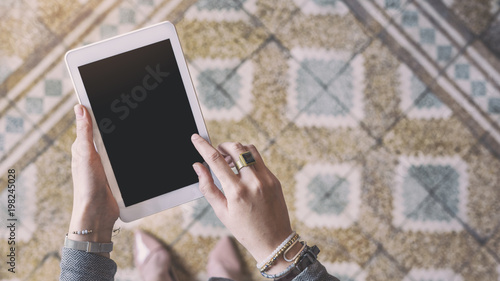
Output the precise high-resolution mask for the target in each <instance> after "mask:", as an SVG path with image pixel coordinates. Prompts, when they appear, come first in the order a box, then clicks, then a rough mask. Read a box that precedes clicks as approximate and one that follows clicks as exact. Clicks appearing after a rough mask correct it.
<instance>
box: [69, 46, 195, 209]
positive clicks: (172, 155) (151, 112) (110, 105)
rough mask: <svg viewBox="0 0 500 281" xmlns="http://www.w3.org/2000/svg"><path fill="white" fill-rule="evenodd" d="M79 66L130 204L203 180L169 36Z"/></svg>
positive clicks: (116, 172) (120, 186) (189, 110)
mask: <svg viewBox="0 0 500 281" xmlns="http://www.w3.org/2000/svg"><path fill="white" fill-rule="evenodd" d="M78 69H79V71H80V74H81V77H82V80H83V83H84V85H85V89H86V91H87V95H88V97H89V100H90V104H91V106H92V110H93V112H94V115H95V118H96V121H97V124H98V127H99V131H100V132H101V136H102V140H103V142H104V146H105V148H106V151H107V153H108V157H109V160H110V162H111V166H112V168H113V171H114V173H115V177H116V180H117V182H118V186H119V188H120V191H121V194H122V197H123V201H124V202H125V206H130V205H133V204H136V203H139V202H142V201H144V200H147V199H150V198H153V197H156V196H159V195H162V194H165V193H167V192H170V191H173V190H176V189H179V188H181V187H184V186H187V185H190V184H193V183H196V182H197V181H198V177H197V176H196V174H195V173H194V171H193V168H192V164H193V163H194V162H202V158H201V156H200V155H199V154H198V152H197V151H196V150H195V148H194V147H193V145H192V144H191V141H190V137H191V135H192V134H193V133H198V130H197V128H196V124H195V121H194V117H193V114H192V112H191V109H190V105H189V101H188V98H187V96H186V90H185V88H184V85H183V82H182V79H181V75H180V72H179V69H178V67H177V62H176V60H175V57H174V52H173V50H172V45H171V43H170V40H165V41H161V42H157V43H154V44H151V45H148V46H145V47H141V48H139V49H135V50H132V51H128V52H125V53H122V54H119V55H115V56H112V57H109V58H106V59H103V60H99V61H96V62H93V63H90V64H87V65H83V66H80V67H79V68H78Z"/></svg>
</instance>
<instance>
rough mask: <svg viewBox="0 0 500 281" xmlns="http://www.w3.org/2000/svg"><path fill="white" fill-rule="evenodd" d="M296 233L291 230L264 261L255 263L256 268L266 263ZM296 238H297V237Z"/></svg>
mask: <svg viewBox="0 0 500 281" xmlns="http://www.w3.org/2000/svg"><path fill="white" fill-rule="evenodd" d="M296 234H297V232H295V231H294V232H292V234H290V235H289V236H288V237H287V238H286V239H285V240H284V241H283V243H281V244H280V245H279V246H278V247H277V248H276V249H275V250H274V251H273V252H272V253H271V254H270V255H269V256H268V257H267V258H266V259H265V260H264V261H262V262H259V263H257V268H258V269H261V268H262V267H263V266H264V265H265V264H266V263H268V262H269V261H270V260H271V259H272V258H273V257H274V256H275V255H276V254H277V253H278V252H279V251H280V250H281V249H282V248H283V247H285V245H286V244H287V243H288V242H290V240H292V238H293V237H294V236H295V235H296ZM297 240H298V239H297Z"/></svg>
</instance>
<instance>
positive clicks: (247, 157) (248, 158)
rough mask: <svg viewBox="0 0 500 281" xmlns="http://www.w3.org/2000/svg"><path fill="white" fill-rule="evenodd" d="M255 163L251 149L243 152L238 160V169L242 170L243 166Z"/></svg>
mask: <svg viewBox="0 0 500 281" xmlns="http://www.w3.org/2000/svg"><path fill="white" fill-rule="evenodd" d="M253 164H255V158H254V157H253V155H252V153H251V152H250V151H247V152H244V153H241V154H240V156H239V159H238V161H236V169H238V171H239V170H241V169H242V168H243V167H247V166H251V165H253Z"/></svg>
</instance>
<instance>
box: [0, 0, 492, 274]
mask: <svg viewBox="0 0 500 281" xmlns="http://www.w3.org/2000/svg"><path fill="white" fill-rule="evenodd" d="M164 20H169V21H171V22H173V23H174V24H175V25H176V26H177V30H178V33H179V35H180V39H181V44H182V46H183V49H184V52H185V55H186V58H187V61H188V65H189V68H190V71H191V74H192V78H193V81H194V83H195V87H196V89H197V92H198V95H199V99H200V103H201V105H202V110H203V113H204V116H205V118H206V122H207V126H208V130H209V133H210V135H211V138H212V141H213V142H214V143H215V144H218V143H220V142H223V141H227V140H237V141H241V142H243V143H253V144H255V145H256V146H257V147H258V148H259V149H260V151H262V153H263V155H264V158H265V160H266V163H267V164H268V165H269V167H270V168H271V170H272V171H274V172H275V173H276V175H277V176H278V178H280V179H281V181H282V185H283V187H284V191H285V197H286V200H287V204H288V208H289V211H290V216H291V219H292V223H293V227H294V229H296V230H297V232H298V233H300V234H301V236H302V237H303V238H304V239H305V240H306V241H308V242H309V244H317V245H318V246H319V247H320V249H321V254H320V256H319V258H320V260H321V261H322V263H323V264H324V265H325V266H326V267H327V269H328V271H329V272H330V273H331V274H334V275H336V276H338V277H339V278H340V279H341V280H409V281H418V280H426V281H437V280H500V254H499V253H500V3H499V1H497V0H478V1H469V0H435V1H424V0H414V1H411V0H346V1H339V0H289V1H285V0H280V1H276V0H216V1H215V0H198V1H196V0H188V1H180V0H104V1H97V0H78V1H61V0H38V1H37V0H23V1H18V0H2V1H0V193H1V196H0V198H2V199H1V201H0V220H1V224H0V226H1V228H0V253H1V256H2V259H1V264H2V266H1V271H0V278H1V279H2V280H57V279H58V276H59V271H60V269H59V261H60V250H61V247H62V243H63V240H64V235H65V233H66V232H67V231H68V230H67V228H68V223H69V219H70V214H71V207H72V182H71V173H70V160H71V152H70V147H71V144H72V142H73V140H74V138H75V133H74V131H75V128H74V114H73V111H72V107H73V105H74V104H76V103H77V100H76V97H75V94H74V91H73V87H72V85H71V81H70V79H69V76H68V73H67V71H66V68H65V65H64V62H63V60H64V54H65V52H66V51H67V50H69V49H72V48H75V47H78V46H82V45H85V44H88V43H92V42H96V41H99V40H101V39H105V38H109V37H111V36H114V35H118V34H121V33H124V32H127V31H131V30H134V29H136V28H139V27H143V26H147V25H150V24H154V23H158V22H160V21H164ZM13 170H15V171H13ZM9 173H10V174H14V173H15V175H16V188H15V190H13V189H9V188H7V184H8V179H9V176H8V175H9ZM9 194H15V196H16V197H15V203H14V204H13V205H11V206H9V201H8V195H9ZM11 203H12V201H11ZM11 223H14V224H15V226H16V227H15V229H14V230H12V229H10V228H9V225H11ZM117 226H119V227H121V232H120V233H119V234H118V235H116V236H115V237H114V238H113V240H114V242H115V250H114V251H113V252H112V258H113V259H114V260H115V261H116V262H117V263H118V266H119V271H118V273H117V276H116V280H120V281H124V280H139V277H138V275H137V271H136V269H135V268H134V266H133V256H132V245H133V230H134V229H137V228H140V229H144V230H147V231H149V232H150V233H152V234H154V235H156V236H157V237H159V238H160V239H162V241H163V242H164V243H165V244H166V245H168V247H169V249H170V251H171V252H172V254H173V256H174V259H175V268H176V269H175V270H176V272H177V274H178V275H179V277H180V279H181V280H206V279H207V276H206V270H205V264H206V261H207V255H208V253H209V251H210V249H211V248H212V247H213V246H214V245H215V243H216V242H217V240H218V238H219V237H221V236H224V235H227V234H228V231H227V230H226V229H225V228H224V226H223V225H222V224H221V223H220V221H219V220H218V219H217V218H216V216H215V214H214V213H213V211H212V209H211V207H210V206H209V205H208V204H207V202H206V200H204V199H200V200H197V201H194V202H191V203H189V204H185V205H182V206H180V207H176V208H173V209H170V210H168V211H164V212H162V213H160V214H157V215H153V216H150V217H148V218H145V219H142V220H139V221H136V222H134V223H131V224H125V223H120V222H119V223H118V224H117ZM11 237H14V241H15V243H16V244H15V251H14V254H15V269H13V270H12V271H15V273H13V272H10V271H8V269H9V268H12V266H14V265H12V264H8V263H7V262H9V261H10V260H11V258H10V257H8V255H10V254H11V253H12V252H11V250H10V247H11V245H9V243H8V242H9V241H12V240H9V238H11ZM240 250H241V254H242V256H243V259H244V262H245V265H246V266H245V270H246V272H247V276H248V280H262V279H263V278H262V277H260V275H259V273H258V272H256V270H255V269H254V264H255V262H254V261H253V260H252V258H251V257H250V256H249V255H248V254H246V253H245V251H244V249H243V248H241V247H240Z"/></svg>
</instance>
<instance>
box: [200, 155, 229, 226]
mask: <svg viewBox="0 0 500 281" xmlns="http://www.w3.org/2000/svg"><path fill="white" fill-rule="evenodd" d="M193 169H194V171H195V172H196V174H197V175H198V179H199V181H200V183H199V185H200V191H201V193H202V194H203V196H205V198H206V199H207V201H208V203H209V204H210V205H211V206H212V208H213V209H214V211H215V213H216V214H217V216H218V217H219V219H220V218H221V216H222V214H223V213H224V211H225V210H226V209H227V200H226V197H225V196H224V194H223V193H222V192H221V191H220V190H219V188H217V186H216V185H215V184H214V179H213V177H212V175H211V174H210V171H209V170H208V169H207V167H205V166H203V164H201V163H195V164H194V165H193Z"/></svg>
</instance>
